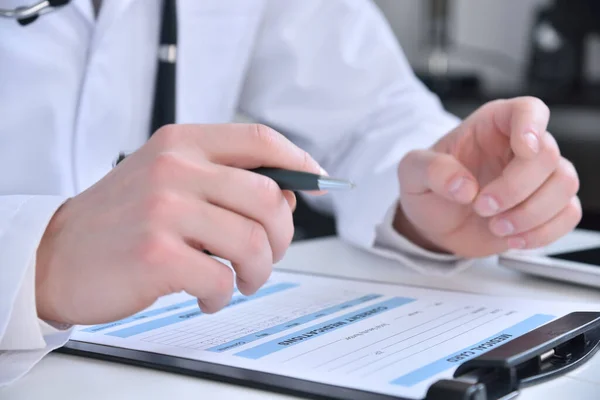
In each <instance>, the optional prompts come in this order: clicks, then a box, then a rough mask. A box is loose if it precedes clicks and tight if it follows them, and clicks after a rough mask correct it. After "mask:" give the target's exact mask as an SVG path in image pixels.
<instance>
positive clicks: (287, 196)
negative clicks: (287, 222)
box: [282, 190, 298, 212]
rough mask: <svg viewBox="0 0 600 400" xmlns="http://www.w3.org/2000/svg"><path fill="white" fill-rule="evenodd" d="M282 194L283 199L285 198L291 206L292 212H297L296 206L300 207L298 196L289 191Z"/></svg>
mask: <svg viewBox="0 0 600 400" xmlns="http://www.w3.org/2000/svg"><path fill="white" fill-rule="evenodd" d="M282 193H283V197H285V201H287V203H288V205H289V206H290V210H292V212H294V211H296V206H297V205H298V201H297V199H296V195H295V194H294V192H291V191H289V190H284V191H283V192H282Z"/></svg>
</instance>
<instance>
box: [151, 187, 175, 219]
mask: <svg viewBox="0 0 600 400" xmlns="http://www.w3.org/2000/svg"><path fill="white" fill-rule="evenodd" d="M181 205H182V201H181V199H180V197H179V195H177V194H176V193H174V192H171V191H169V190H161V191H156V192H154V193H151V194H150V195H149V196H148V197H147V198H146V200H145V201H144V202H143V204H142V205H141V210H142V214H143V216H144V218H145V219H146V220H147V221H162V220H164V219H166V218H168V216H169V215H170V214H171V213H172V212H173V211H175V210H181Z"/></svg>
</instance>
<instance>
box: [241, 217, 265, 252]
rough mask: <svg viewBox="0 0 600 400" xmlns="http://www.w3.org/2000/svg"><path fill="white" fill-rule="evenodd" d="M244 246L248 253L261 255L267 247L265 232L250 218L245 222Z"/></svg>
mask: <svg viewBox="0 0 600 400" xmlns="http://www.w3.org/2000/svg"><path fill="white" fill-rule="evenodd" d="M246 247H247V249H248V254H249V255H252V256H254V257H262V256H263V255H264V254H265V252H266V250H267V249H268V248H269V242H268V239H267V233H266V232H265V229H264V228H263V226H262V225H261V224H259V223H258V222H256V221H252V220H250V221H249V222H248V224H247V233H246Z"/></svg>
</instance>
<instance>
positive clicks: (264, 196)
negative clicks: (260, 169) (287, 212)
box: [255, 174, 283, 211]
mask: <svg viewBox="0 0 600 400" xmlns="http://www.w3.org/2000/svg"><path fill="white" fill-rule="evenodd" d="M255 175H256V182H255V185H256V188H257V191H256V193H257V195H258V196H260V202H261V203H262V205H263V206H264V207H265V210H268V211H272V210H273V208H274V207H277V206H278V205H279V203H280V202H281V200H282V198H283V194H282V193H281V189H280V188H279V186H278V185H277V183H276V182H275V181H274V180H273V179H270V178H267V177H264V176H261V175H258V174H255Z"/></svg>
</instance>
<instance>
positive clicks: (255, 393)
mask: <svg viewBox="0 0 600 400" xmlns="http://www.w3.org/2000/svg"><path fill="white" fill-rule="evenodd" d="M590 244H600V235H596V234H593V233H589V232H576V233H574V234H571V235H569V236H567V237H566V238H564V239H563V240H561V241H559V242H557V243H555V244H554V245H553V246H552V248H558V249H566V248H568V249H572V248H577V247H585V246H587V245H590ZM278 268H280V269H284V270H296V271H304V272H316V273H324V274H329V275H340V276H347V277H352V278H366V279H371V280H381V281H386V282H397V283H405V284H414V285H420V286H428V287H434V288H440V289H451V290H462V291H469V292H478V293H485V294H494V295H501V296H504V295H506V296H519V297H524V298H527V297H529V298H536V299H541V298H542V299H550V300H563V301H576V302H592V303H598V304H599V308H600V290H595V289H591V288H585V287H579V286H574V285H570V284H563V283H559V282H552V281H547V280H543V279H539V278H534V277H530V276H525V275H522V274H519V273H517V272H513V271H510V270H506V269H503V268H502V267H499V266H498V265H497V264H496V262H495V259H493V258H491V259H486V260H482V261H480V262H478V263H477V264H476V265H474V266H473V267H472V268H471V269H468V270H467V271H464V272H462V273H460V274H459V275H456V276H454V277H452V278H444V277H425V276H421V275H419V274H417V273H415V272H412V271H411V270H408V269H406V268H403V267H402V266H401V265H398V264H397V263H395V262H392V261H388V260H381V259H380V258H378V257H374V256H372V255H370V254H367V253H365V252H363V251H360V250H356V249H354V248H351V247H350V246H348V245H346V244H344V243H342V242H340V241H339V240H337V239H326V240H315V241H309V242H302V243H298V244H295V245H293V246H292V247H291V248H290V250H289V251H288V254H287V256H286V258H285V259H284V260H283V261H282V262H281V263H280V264H279V265H278ZM599 369H600V357H596V358H595V359H592V360H591V361H590V362H588V363H587V364H586V365H585V366H583V367H582V368H580V369H579V370H577V371H575V372H572V373H571V374H569V375H567V376H565V377H561V378H559V379H556V380H554V381H551V382H548V383H545V384H543V385H539V386H536V387H533V388H529V389H526V390H524V391H523V393H522V394H521V396H520V397H519V398H520V399H564V398H571V399H583V400H585V399H590V400H591V399H598V398H600V395H599V394H598V393H597V392H598V391H600V373H598V370H599ZM134 398H140V399H144V400H149V399H173V400H182V399H194V400H197V399H228V400H229V399H230V400H235V399H244V400H255V399H263V400H282V399H294V398H295V397H290V396H284V395H278V394H273V393H270V392H263V391H259V390H252V389H247V388H244V387H238V386H234V385H228V384H224V383H217V382H212V381H207V380H203V379H199V378H192V377H186V376H180V375H176V374H171V373H165V372H159V371H154V370H150V369H145V368H139V367H131V366H125V365H120V364H116V363H110V362H103V361H96V360H90V359H85V358H80V357H73V356H66V355H59V354H51V355H49V356H47V357H46V358H45V359H44V360H42V361H41V362H40V363H39V364H38V365H37V366H36V367H34V369H33V370H32V371H31V372H30V373H29V374H28V375H27V376H25V377H24V378H23V379H21V380H20V381H18V382H16V383H15V384H13V385H11V386H9V387H7V388H4V389H0V399H2V400H4V399H11V400H31V399H51V400H58V399H86V400H96V399H97V400H115V399H134Z"/></svg>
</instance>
